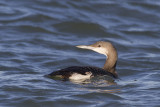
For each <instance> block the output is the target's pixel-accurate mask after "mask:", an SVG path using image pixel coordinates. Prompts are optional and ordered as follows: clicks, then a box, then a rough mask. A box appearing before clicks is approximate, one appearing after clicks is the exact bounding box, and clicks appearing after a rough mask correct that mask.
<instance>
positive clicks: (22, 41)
mask: <svg viewBox="0 0 160 107" xmlns="http://www.w3.org/2000/svg"><path fill="white" fill-rule="evenodd" d="M159 10H160V2H159V1H158V0H141V1H138V0H134V1H127V0H126V1H123V2H119V1H117V0H111V1H110V0H108V1H106V0H101V1H92V0H89V1H75V0H70V1H65V0H57V1H56V0H45V1H44V0H34V1H32V0H27V1H25V0H21V1H20V0H14V1H11V0H1V1H0V29H1V30H0V83H1V84H0V87H1V88H0V106H4V107H11V106H12V107H22V106H23V107H25V106H26V107H28V106H29V107H51V106H55V107H62V106H67V107H75V106H80V107H83V106H84V107H87V106H88V107H95V106H100V107H106V106H107V107H109V106H112V107H114V106H115V107H117V106H118V107H134V106H136V107H137V106H143V107H144V106H145V107H158V106H159V105H160V103H159V101H160V92H159V90H160V86H159V83H160V82H159V81H160V78H159V77H160V66H159V64H160V54H159V53H160V42H159V41H160V39H159V38H160V20H159V19H160V13H159ZM100 40H103V41H110V42H112V43H113V44H114V45H115V47H116V48H117V51H118V54H119V59H118V63H117V72H118V74H119V77H120V78H121V79H120V80H118V81H115V83H116V84H117V85H116V84H109V83H107V82H106V81H105V79H103V78H102V79H100V80H98V81H96V80H93V82H91V83H86V84H80V83H74V82H71V81H65V82H64V81H58V80H52V79H49V78H46V77H45V76H44V75H46V74H48V73H51V72H52V71H54V70H57V69H62V68H64V67H68V66H73V65H81V66H83V65H91V66H97V67H102V66H103V64H104V62H105V56H103V55H100V54H98V53H95V52H92V51H87V50H81V49H77V48H76V47H75V46H76V45H87V44H92V43H94V42H96V41H100Z"/></svg>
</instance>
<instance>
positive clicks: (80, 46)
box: [76, 45, 95, 50]
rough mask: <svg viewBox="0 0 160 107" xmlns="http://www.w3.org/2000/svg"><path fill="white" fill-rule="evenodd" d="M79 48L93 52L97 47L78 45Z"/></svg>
mask: <svg viewBox="0 0 160 107" xmlns="http://www.w3.org/2000/svg"><path fill="white" fill-rule="evenodd" d="M76 47H77V48H82V49H89V50H93V49H94V48H95V47H93V46H89V45H78V46H76Z"/></svg>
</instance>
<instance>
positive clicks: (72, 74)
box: [48, 41, 118, 80]
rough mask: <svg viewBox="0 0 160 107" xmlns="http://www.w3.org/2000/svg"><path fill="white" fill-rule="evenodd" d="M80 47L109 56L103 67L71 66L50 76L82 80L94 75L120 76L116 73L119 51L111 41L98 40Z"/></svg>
mask: <svg viewBox="0 0 160 107" xmlns="http://www.w3.org/2000/svg"><path fill="white" fill-rule="evenodd" d="M76 47H78V48H83V49H89V50H93V51H96V52H98V53H100V54H104V55H105V56H107V59H106V62H105V64H104V67H103V68H98V67H93V66H71V67H68V68H64V69H61V70H58V71H55V72H52V73H50V74H48V76H50V77H60V78H62V79H71V80H80V79H90V78H91V77H94V76H102V75H108V76H110V77H113V78H118V75H117V73H116V63H117V58H118V55H117V51H116V49H115V47H114V46H113V45H112V44H111V43H110V42H104V41H98V42H96V43H95V44H92V45H79V46H76Z"/></svg>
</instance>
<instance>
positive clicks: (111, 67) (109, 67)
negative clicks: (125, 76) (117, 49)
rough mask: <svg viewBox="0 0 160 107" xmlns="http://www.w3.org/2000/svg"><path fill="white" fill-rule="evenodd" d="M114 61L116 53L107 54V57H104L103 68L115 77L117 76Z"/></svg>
mask: <svg viewBox="0 0 160 107" xmlns="http://www.w3.org/2000/svg"><path fill="white" fill-rule="evenodd" d="M116 63H117V54H112V55H109V56H108V58H107V59H106V62H105V64H104V67H103V69H104V70H106V71H108V72H110V73H112V74H113V75H114V76H115V77H118V76H117V73H116Z"/></svg>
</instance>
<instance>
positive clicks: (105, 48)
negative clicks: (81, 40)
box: [76, 41, 118, 73]
mask: <svg viewBox="0 0 160 107" xmlns="http://www.w3.org/2000/svg"><path fill="white" fill-rule="evenodd" d="M76 47H78V48H83V49H89V50H93V51H95V52H98V53H100V54H103V55H105V56H107V60H106V63H105V64H104V67H103V69H105V70H107V71H109V72H111V73H116V72H115V67H116V62H117V58H118V55H117V51H116V49H115V47H114V46H113V45H112V44H111V43H110V42H105V41H98V42H96V43H94V44H92V45H79V46H76Z"/></svg>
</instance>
